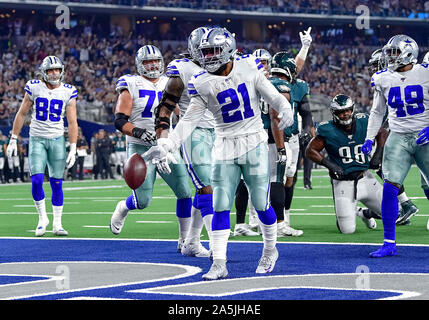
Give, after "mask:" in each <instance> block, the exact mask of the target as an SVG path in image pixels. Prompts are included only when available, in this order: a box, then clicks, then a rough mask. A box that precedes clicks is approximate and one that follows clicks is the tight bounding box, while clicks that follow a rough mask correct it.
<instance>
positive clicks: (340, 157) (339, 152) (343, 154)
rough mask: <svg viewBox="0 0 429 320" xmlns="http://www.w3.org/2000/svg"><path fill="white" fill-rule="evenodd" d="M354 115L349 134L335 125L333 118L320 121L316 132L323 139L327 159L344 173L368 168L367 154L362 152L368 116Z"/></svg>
mask: <svg viewBox="0 0 429 320" xmlns="http://www.w3.org/2000/svg"><path fill="white" fill-rule="evenodd" d="M354 117H355V121H354V124H353V127H352V132H351V133H350V134H349V133H347V132H346V131H345V130H343V129H341V127H340V126H337V125H335V124H334V123H333V120H331V121H328V122H322V123H321V124H320V125H319V127H318V128H317V133H316V135H318V136H320V137H322V138H323V140H324V141H325V150H326V152H327V153H328V156H329V159H330V160H331V161H333V162H335V163H336V164H337V165H339V166H340V167H341V168H343V170H344V173H345V174H346V175H347V174H349V173H351V172H355V171H362V170H367V169H369V159H368V156H367V155H365V154H364V153H363V152H362V145H363V144H364V142H365V138H366V129H367V127H368V118H369V116H368V115H367V114H363V113H358V114H356V115H355V116H354Z"/></svg>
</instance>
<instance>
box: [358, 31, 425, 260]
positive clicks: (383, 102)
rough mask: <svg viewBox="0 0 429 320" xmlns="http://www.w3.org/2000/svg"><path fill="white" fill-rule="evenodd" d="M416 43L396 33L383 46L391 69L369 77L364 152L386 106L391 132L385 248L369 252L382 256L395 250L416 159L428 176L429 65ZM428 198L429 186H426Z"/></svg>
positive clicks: (385, 193)
mask: <svg viewBox="0 0 429 320" xmlns="http://www.w3.org/2000/svg"><path fill="white" fill-rule="evenodd" d="M418 52H419V49H418V45H417V43H416V42H415V41H414V40H413V39H412V38H410V37H408V36H406V35H397V36H394V37H392V38H391V39H390V40H389V41H388V43H387V44H386V45H385V46H384V47H383V55H384V56H385V57H386V59H387V60H386V61H387V64H388V65H387V68H386V69H384V70H381V71H379V72H377V73H375V74H374V75H373V77H372V79H371V86H372V87H373V88H374V98H373V106H372V109H371V114H370V118H369V123H368V129H367V134H366V141H365V143H364V145H363V146H362V151H363V152H364V153H365V154H369V153H370V152H371V149H372V144H373V141H374V137H375V136H376V134H377V132H378V129H379V128H380V127H381V125H382V123H383V118H384V115H385V113H386V109H388V112H389V113H388V120H389V128H390V134H389V137H388V138H387V141H386V144H385V147H384V154H383V162H382V168H383V178H384V185H383V200H382V205H381V210H382V213H381V215H382V219H383V227H384V244H383V246H382V247H381V248H380V249H379V250H377V251H375V252H372V253H371V254H370V257H374V258H380V257H386V256H394V255H396V254H397V250H396V239H395V233H396V232H395V221H396V219H397V216H398V201H397V196H398V192H399V189H400V187H401V185H402V184H403V182H404V180H405V177H406V176H407V174H408V171H409V170H410V167H411V164H412V163H413V161H415V162H416V164H417V166H418V167H419V169H420V171H421V173H422V174H423V175H424V176H425V177H428V176H429V144H428V143H429V94H428V91H429V65H427V64H422V65H420V64H417V57H418ZM424 191H425V194H426V196H427V197H428V199H429V190H424Z"/></svg>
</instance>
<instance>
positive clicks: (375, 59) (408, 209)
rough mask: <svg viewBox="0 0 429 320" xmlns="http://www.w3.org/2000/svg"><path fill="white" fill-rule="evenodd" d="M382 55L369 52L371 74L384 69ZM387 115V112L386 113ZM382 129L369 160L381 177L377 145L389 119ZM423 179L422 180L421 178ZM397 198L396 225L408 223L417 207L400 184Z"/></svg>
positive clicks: (381, 140) (382, 139) (382, 140)
mask: <svg viewBox="0 0 429 320" xmlns="http://www.w3.org/2000/svg"><path fill="white" fill-rule="evenodd" d="M384 60H385V59H384V57H383V50H382V49H377V50H375V51H374V52H373V53H372V54H371V58H370V59H369V61H368V72H369V75H370V76H372V75H373V74H374V73H377V72H378V71H381V70H383V69H385V67H386V65H385V61H384ZM386 117H387V113H386ZM382 127H383V128H384V129H386V130H383V132H382V133H381V134H379V135H380V136H379V140H378V143H377V149H376V151H375V152H374V153H373V155H372V156H371V161H370V163H369V168H370V169H373V170H377V171H376V173H377V175H378V176H379V177H380V178H381V179H383V174H382V168H381V162H382V159H383V150H384V148H378V146H379V145H380V144H381V145H380V146H384V143H385V142H386V139H387V137H388V135H389V131H388V130H389V128H388V127H389V121H385V122H384V123H383V126H382ZM422 181H423V180H422ZM398 200H399V203H400V206H401V208H402V210H399V214H398V219H397V220H396V224H397V225H407V224H410V218H411V217H412V216H414V215H415V214H417V213H418V212H419V208H417V207H416V205H415V204H414V203H413V202H412V201H411V200H410V199H409V198H408V196H407V194H406V193H405V188H404V185H402V186H401V188H400V189H399V193H398Z"/></svg>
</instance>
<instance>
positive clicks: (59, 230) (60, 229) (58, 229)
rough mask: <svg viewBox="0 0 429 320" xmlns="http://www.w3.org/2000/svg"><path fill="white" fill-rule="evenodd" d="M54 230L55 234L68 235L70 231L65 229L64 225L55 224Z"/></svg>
mask: <svg viewBox="0 0 429 320" xmlns="http://www.w3.org/2000/svg"><path fill="white" fill-rule="evenodd" d="M52 232H53V234H54V236H62V237H64V236H68V235H69V233H68V232H67V231H66V230H64V228H63V227H62V226H54V228H53V229H52Z"/></svg>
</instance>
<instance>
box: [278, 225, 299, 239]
mask: <svg viewBox="0 0 429 320" xmlns="http://www.w3.org/2000/svg"><path fill="white" fill-rule="evenodd" d="M303 233H304V231H302V230H297V229H294V228H292V227H290V226H288V225H287V224H286V222H285V221H282V222H280V223H277V238H279V237H299V236H302V235H303Z"/></svg>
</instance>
